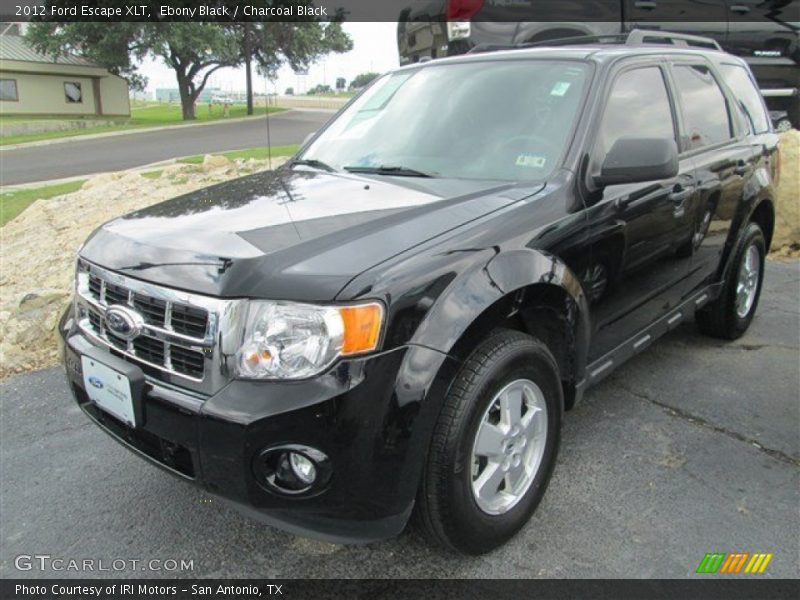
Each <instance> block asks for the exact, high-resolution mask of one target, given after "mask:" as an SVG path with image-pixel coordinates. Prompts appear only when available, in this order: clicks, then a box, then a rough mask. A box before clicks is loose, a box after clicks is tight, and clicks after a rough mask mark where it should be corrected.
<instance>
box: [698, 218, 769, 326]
mask: <svg viewBox="0 0 800 600" xmlns="http://www.w3.org/2000/svg"><path fill="white" fill-rule="evenodd" d="M765 254H766V244H765V242H764V234H763V233H762V232H761V228H760V227H759V226H758V225H757V224H756V223H749V224H748V225H747V228H746V229H745V232H744V235H743V236H742V238H741V239H740V241H739V243H738V244H737V246H736V249H735V250H734V255H733V264H732V268H731V271H730V274H729V275H728V278H727V280H726V282H725V285H724V286H723V288H722V292H721V293H720V296H719V298H717V300H715V301H714V302H713V303H712V304H710V305H708V306H707V307H705V308H703V309H702V310H700V311H698V312H697V315H696V319H697V325H698V327H699V329H700V331H702V332H703V333H705V334H708V335H712V336H714V337H719V338H725V339H729V340H735V339H736V338H738V337H740V336H741V335H742V334H744V332H745V331H747V328H748V327H749V326H750V323H751V322H752V320H753V316H754V315H755V313H756V309H757V308H758V299H759V297H760V295H761V284H762V283H763V280H764V256H765Z"/></svg>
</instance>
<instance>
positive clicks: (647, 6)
mask: <svg viewBox="0 0 800 600" xmlns="http://www.w3.org/2000/svg"><path fill="white" fill-rule="evenodd" d="M633 6H634V7H635V8H639V9H641V10H655V8H656V6H658V4H657V3H656V2H654V1H653V0H637V2H634V3H633Z"/></svg>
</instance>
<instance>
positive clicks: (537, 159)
mask: <svg viewBox="0 0 800 600" xmlns="http://www.w3.org/2000/svg"><path fill="white" fill-rule="evenodd" d="M545 162H546V159H545V157H544V156H536V155H534V154H520V155H519V156H517V161H516V163H515V164H516V165H517V166H518V167H527V168H529V169H543V168H544V163H545Z"/></svg>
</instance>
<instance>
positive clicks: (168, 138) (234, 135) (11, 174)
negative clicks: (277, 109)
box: [0, 110, 331, 185]
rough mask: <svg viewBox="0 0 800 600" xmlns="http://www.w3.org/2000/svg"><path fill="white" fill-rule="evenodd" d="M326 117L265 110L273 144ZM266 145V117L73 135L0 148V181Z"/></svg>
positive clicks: (298, 137)
mask: <svg viewBox="0 0 800 600" xmlns="http://www.w3.org/2000/svg"><path fill="white" fill-rule="evenodd" d="M330 117H331V112H330V111H311V110H302V111H301V110H291V111H287V112H283V113H278V114H274V115H270V139H271V141H272V145H273V146H280V145H284V144H299V143H300V142H302V141H303V140H304V139H305V137H306V136H307V135H308V134H309V133H311V132H312V131H316V130H317V129H319V128H320V126H321V125H322V124H324V123H325V122H326V121H327V120H328V119H329V118H330ZM266 145H267V121H266V118H256V119H248V120H244V121H242V120H240V121H233V122H229V123H225V122H221V123H214V124H210V125H197V126H195V125H188V126H185V127H176V128H172V129H166V130H151V131H142V132H139V133H126V134H124V135H115V136H108V137H99V138H94V139H83V140H82V139H80V138H74V139H70V140H69V141H64V142H58V143H54V144H48V145H42V146H28V147H26V148H17V149H15V150H0V185H15V184H20V183H31V182H34V181H44V180H53V179H62V178H65V177H73V176H78V175H88V174H91V173H101V172H107V171H120V170H123V169H130V168H133V167H140V166H142V165H148V164H150V163H154V162H159V161H162V160H167V159H170V158H176V157H180V156H189V155H194V154H205V153H208V152H225V151H227V150H239V149H241V148H252V147H255V146H266Z"/></svg>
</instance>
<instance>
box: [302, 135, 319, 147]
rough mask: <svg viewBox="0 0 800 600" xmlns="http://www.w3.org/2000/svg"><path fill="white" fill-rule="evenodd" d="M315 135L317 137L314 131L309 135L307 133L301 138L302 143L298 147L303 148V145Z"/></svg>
mask: <svg viewBox="0 0 800 600" xmlns="http://www.w3.org/2000/svg"><path fill="white" fill-rule="evenodd" d="M315 135H317V132H316V131H312V132H311V133H309V134H308V135H307V136H306V137H304V138H303V143H302V144H300V146H301V147H302V146H305V145H306V144H307V143H308V141H309V140H310V139H311V138H313V137H314V136H315Z"/></svg>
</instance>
